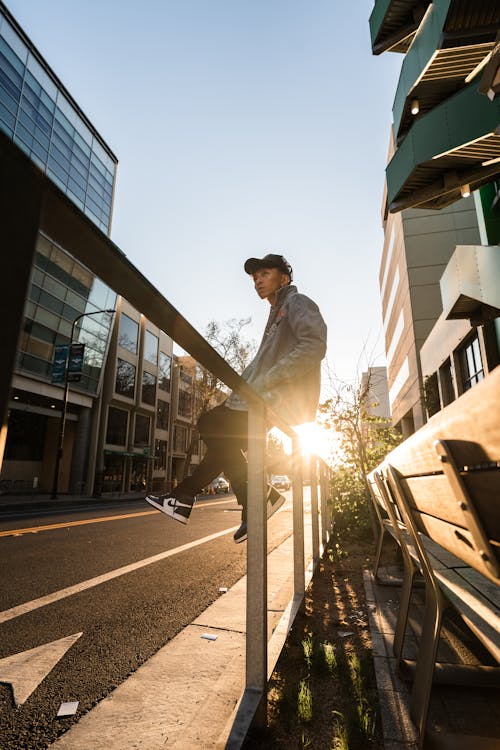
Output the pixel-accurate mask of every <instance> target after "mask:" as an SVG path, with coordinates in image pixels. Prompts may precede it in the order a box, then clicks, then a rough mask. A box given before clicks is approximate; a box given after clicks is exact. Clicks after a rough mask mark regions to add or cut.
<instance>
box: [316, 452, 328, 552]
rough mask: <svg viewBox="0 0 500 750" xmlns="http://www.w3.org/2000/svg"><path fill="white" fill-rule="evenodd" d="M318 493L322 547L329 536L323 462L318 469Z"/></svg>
mask: <svg viewBox="0 0 500 750" xmlns="http://www.w3.org/2000/svg"><path fill="white" fill-rule="evenodd" d="M319 492H320V504H321V541H322V542H323V545H326V543H327V542H328V534H329V528H330V527H329V517H328V503H327V494H326V482H325V466H324V463H323V461H321V462H320V467H319Z"/></svg>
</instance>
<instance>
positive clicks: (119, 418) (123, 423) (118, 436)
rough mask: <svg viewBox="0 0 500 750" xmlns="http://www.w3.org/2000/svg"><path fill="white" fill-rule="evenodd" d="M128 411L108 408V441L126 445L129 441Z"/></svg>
mask: <svg viewBox="0 0 500 750" xmlns="http://www.w3.org/2000/svg"><path fill="white" fill-rule="evenodd" d="M127 424H128V412H127V411H124V409H115V408H114V407H113V406H110V407H109V409H108V429H107V431H106V442H107V443H112V444H113V445H125V444H126V442H127Z"/></svg>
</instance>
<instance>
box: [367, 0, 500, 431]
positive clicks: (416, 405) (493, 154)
mask: <svg viewBox="0 0 500 750" xmlns="http://www.w3.org/2000/svg"><path fill="white" fill-rule="evenodd" d="M370 27H371V36H372V49H373V52H374V54H380V53H381V52H385V51H392V52H396V53H401V54H402V55H403V56H404V57H403V60H402V67H401V75H400V79H399V82H398V86H397V90H396V94H395V99H394V106H393V126H392V134H391V149H390V153H389V161H388V165H387V170H386V193H385V195H384V210H383V222H384V229H385V241H384V250H383V255H382V262H381V271H380V286H381V295H382V306H383V318H384V328H385V334H386V352H387V360H388V373H389V393H390V402H391V410H392V418H393V422H394V423H395V424H397V425H400V426H401V429H402V432H403V434H404V435H405V436H406V435H408V434H411V432H413V431H414V430H415V429H417V428H418V427H419V426H421V424H423V422H424V421H425V419H426V418H427V416H429V415H430V414H432V413H433V412H434V411H435V410H436V409H438V408H441V407H442V406H444V405H446V403H449V401H450V400H451V399H452V398H455V397H456V396H457V395H459V394H460V393H461V392H462V390H464V389H466V388H468V387H471V386H472V385H474V383H475V382H477V381H478V380H479V379H480V378H481V377H483V376H484V375H486V374H487V373H488V372H489V370H491V369H492V368H493V367H495V366H496V365H497V364H498V361H499V355H498V347H499V333H498V315H499V314H500V270H499V248H498V241H499V239H500V230H499V227H500V213H499V193H498V183H496V182H495V180H497V179H498V176H499V173H500V100H499V98H498V96H497V95H496V93H495V85H494V81H495V75H496V72H495V71H497V70H498V61H497V62H496V63H495V65H496V68H495V70H489V71H488V83H487V84H486V85H484V86H483V83H482V81H481V75H482V74H483V70H484V69H485V66H488V61H489V59H490V56H491V54H492V53H493V55H494V54H496V53H495V49H494V48H495V39H496V36H497V32H498V28H499V27H500V5H499V4H498V2H496V1H495V0H486V2H484V3H481V4H478V5H477V7H476V4H474V5H471V4H467V3H461V2H459V1H458V0H435V1H434V2H432V3H431V2H423V3H422V2H417V0H376V2H375V4H374V8H373V12H372V14H371V17H370ZM487 70H488V67H487ZM485 93H486V94H488V96H485V95H484V94H485ZM471 193H472V197H470V196H471ZM424 386H425V387H424Z"/></svg>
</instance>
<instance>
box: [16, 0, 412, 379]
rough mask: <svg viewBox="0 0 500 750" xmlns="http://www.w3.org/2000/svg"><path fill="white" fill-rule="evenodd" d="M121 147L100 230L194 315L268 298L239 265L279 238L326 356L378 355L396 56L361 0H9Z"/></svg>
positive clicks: (342, 371) (352, 366) (214, 314)
mask: <svg viewBox="0 0 500 750" xmlns="http://www.w3.org/2000/svg"><path fill="white" fill-rule="evenodd" d="M6 4H7V7H8V8H9V10H10V11H11V12H12V14H13V15H14V16H15V17H16V19H17V20H18V22H19V23H20V24H21V26H22V27H23V28H24V30H25V31H26V32H27V34H28V36H29V37H30V38H31V40H32V41H33V43H34V44H35V45H36V46H37V47H38V49H39V50H40V52H41V53H42V55H43V56H44V57H45V59H46V60H47V61H48V63H49V64H50V65H51V67H52V68H53V69H54V71H55V72H56V74H57V75H58V76H59V78H60V79H61V80H62V82H63V83H64V85H65V86H66V88H67V89H68V90H69V91H70V92H71V94H72V96H73V97H74V99H75V100H76V101H77V103H78V104H79V105H80V107H81V108H82V109H83V111H84V112H85V113H86V115H87V117H88V118H89V119H90V121H91V122H92V123H93V124H94V126H95V127H96V128H97V130H98V131H99V132H100V133H101V135H102V136H103V138H104V140H105V141H106V142H107V143H108V144H109V146H110V147H111V149H112V150H113V151H114V152H115V154H116V155H117V156H118V159H119V166H118V177H117V187H116V195H115V205H114V216H113V226H112V232H111V237H112V239H113V240H114V242H116V243H117V245H118V246H119V247H120V248H121V249H122V250H123V251H124V252H125V254H126V255H127V256H128V258H129V259H130V260H131V261H132V263H134V265H136V267H137V268H138V269H139V270H140V271H141V272H142V273H144V274H145V275H146V276H147V277H148V278H149V279H150V280H151V281H152V282H153V283H154V284H155V285H156V286H157V287H158V289H159V290H160V291H161V292H162V293H163V294H164V295H165V296H166V297H167V299H169V301H170V302H171V303H172V304H173V305H174V306H175V307H176V308H177V309H178V310H179V311H180V312H181V313H182V314H183V315H184V316H185V317H186V318H187V319H188V320H189V321H190V322H191V323H192V324H193V325H194V326H195V327H197V328H198V329H199V330H201V331H203V330H204V328H205V325H206V323H207V322H208V321H209V320H210V319H215V320H218V321H225V320H228V319H230V318H244V317H249V316H251V317H252V329H251V331H250V335H251V337H252V338H254V339H255V340H258V339H260V335H261V330H262V327H263V325H264V321H265V319H266V317H267V312H268V304H267V302H263V301H261V300H259V299H258V298H257V296H256V294H255V292H254V291H253V288H252V286H251V281H250V280H249V278H248V277H247V276H246V275H245V274H244V272H243V270H242V265H243V262H244V260H245V259H246V258H247V257H249V256H258V257H259V256H262V255H264V254H265V253H266V252H269V251H273V252H276V251H279V252H282V253H283V254H284V255H285V256H286V257H287V258H288V260H289V261H290V262H291V263H292V265H293V267H294V271H295V282H296V283H297V286H298V287H299V290H300V291H302V292H304V293H305V294H308V295H309V296H311V297H312V298H313V299H315V300H316V301H317V302H318V304H319V306H320V308H321V310H322V312H323V315H324V317H325V320H326V322H327V325H328V329H329V341H328V360H329V364H330V368H331V369H332V370H333V371H334V372H335V373H336V374H337V375H338V376H339V377H341V378H342V379H344V380H352V379H354V378H355V377H356V375H357V373H359V374H360V372H361V370H362V369H366V365H367V360H366V358H362V359H361V362H359V358H360V355H361V352H362V350H363V347H364V346H366V349H367V351H368V353H369V359H370V362H369V364H375V365H381V364H384V362H385V360H384V355H383V335H382V323H381V312H380V309H381V308H380V300H379V294H378V268H379V261H380V254H381V249H382V241H383V235H382V229H381V200H382V192H383V180H384V167H385V162H386V154H387V145H388V136H389V127H390V123H391V120H392V111H391V109H392V102H393V98H394V92H395V87H396V83H397V78H398V75H399V69H400V66H401V60H402V58H401V57H400V56H399V55H397V54H390V53H386V54H385V55H383V56H381V57H373V56H372V54H371V47H370V35H369V26H368V19H369V16H370V13H371V11H372V8H373V4H374V3H373V0H351V1H350V2H344V1H343V0H143V2H136V1H134V2H131V0H85V2H78V3H77V2H68V0H44V2H40V0H7V3H6Z"/></svg>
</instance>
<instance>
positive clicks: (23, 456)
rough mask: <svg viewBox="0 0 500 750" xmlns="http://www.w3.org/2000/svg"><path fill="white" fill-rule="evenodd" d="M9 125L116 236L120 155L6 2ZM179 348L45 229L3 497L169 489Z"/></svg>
mask: <svg viewBox="0 0 500 750" xmlns="http://www.w3.org/2000/svg"><path fill="white" fill-rule="evenodd" d="M0 129H1V130H2V131H3V132H4V133H5V134H6V135H7V136H8V137H9V138H10V139H11V140H12V141H13V142H14V143H15V144H16V145H17V146H18V147H19V148H20V149H22V150H23V151H24V152H25V154H27V156H28V157H29V158H30V159H31V160H32V161H33V162H34V163H35V164H36V165H37V166H38V167H39V168H40V169H41V170H42V171H43V172H44V173H45V174H46V175H47V176H48V177H49V178H50V179H51V180H52V181H53V182H54V183H55V184H56V185H57V187H58V188H59V189H61V190H62V191H63V192H64V193H65V194H66V195H67V196H68V197H69V198H70V199H71V201H73V203H74V204H75V205H76V206H77V207H78V209H79V210H80V211H81V212H83V213H84V214H85V215H86V216H87V217H89V218H90V219H91V220H92V221H93V222H94V223H95V224H96V225H97V226H98V227H99V229H101V230H102V231H104V232H105V233H106V234H107V235H108V236H109V234H110V230H111V219H112V209H113V195H114V188H115V177H116V167H117V159H116V157H115V155H114V154H113V152H112V151H111V149H110V148H109V146H108V145H107V144H106V142H105V141H104V139H103V138H102V137H101V135H100V134H99V133H98V132H97V131H96V129H95V128H94V126H93V125H92V123H91V122H90V121H89V119H88V118H87V117H86V116H85V114H84V113H83V112H82V110H81V109H80V108H79V106H78V105H77V103H76V102H75V100H74V99H73V98H72V96H71V95H70V94H69V92H68V91H67V89H66V88H65V87H64V85H63V84H62V82H61V81H60V80H59V78H58V77H57V76H56V74H55V73H54V72H53V71H52V69H51V68H50V67H49V65H48V64H47V62H46V61H45V60H44V58H43V57H42V55H41V54H40V53H39V52H38V50H37V49H36V47H35V46H34V44H33V43H32V42H31V41H30V39H29V38H28V37H27V35H26V34H25V33H24V31H23V30H22V29H21V27H20V26H19V24H18V23H17V22H16V20H15V19H14V18H13V16H12V15H11V14H10V12H9V11H8V9H7V8H6V6H5V5H4V4H3V3H2V2H1V0H0ZM106 311H107V312H106ZM69 344H83V345H84V354H83V364H82V368H81V374H80V375H79V376H78V379H77V380H76V381H73V380H72V382H71V383H69V384H68V391H67V399H66V398H65V382H66V380H65V378H66V377H68V376H67V369H66V368H67V367H68V365H67V364H66V359H63V360H62V362H63V374H64V377H63V380H62V382H61V378H60V377H59V379H58V378H56V377H55V374H56V366H57V357H59V356H60V349H59V347H61V346H64V345H69ZM172 350H173V342H172V339H171V338H170V337H168V336H166V334H164V333H163V332H162V331H161V330H160V329H158V328H157V327H155V326H153V325H152V324H151V323H150V322H149V321H148V320H146V318H145V317H144V315H142V314H141V312H140V311H137V310H136V309H134V308H133V307H132V306H131V305H130V304H128V303H127V301H126V300H125V299H123V298H122V297H121V296H119V295H117V294H116V292H115V291H114V290H113V289H111V288H110V287H109V286H106V285H105V284H104V283H103V282H102V281H101V280H100V279H99V278H97V277H96V276H95V274H93V273H91V272H90V271H89V270H88V269H87V268H85V266H84V265H82V264H81V263H79V262H78V261H76V260H75V259H74V258H73V257H72V256H71V254H70V253H69V252H67V250H66V249H65V248H64V247H61V246H59V245H57V244H56V243H55V242H54V241H53V240H52V239H51V238H50V237H49V236H46V235H45V234H42V233H39V235H38V239H37V245H36V252H35V257H34V262H33V267H32V272H31V284H30V290H29V293H28V296H27V300H26V305H25V310H24V321H23V326H22V331H21V335H20V338H19V349H18V356H17V362H16V368H15V372H14V374H13V379H12V398H11V401H10V405H9V406H10V409H9V419H8V426H7V427H8V429H7V441H6V447H5V454H4V460H3V464H2V473H1V476H0V489H1V490H2V491H3V492H9V491H27V490H29V489H37V490H38V491H42V492H50V491H51V490H52V491H53V490H54V488H55V487H56V486H57V489H58V491H60V492H70V493H79V494H90V493H92V492H93V493H95V494H97V495H99V494H102V493H103V492H104V493H112V494H116V493H120V494H122V493H126V492H130V491H142V490H145V489H146V487H147V488H148V489H153V490H156V491H162V490H166V489H169V488H170V486H171V484H172V476H174V477H175V476H177V475H180V474H181V472H182V470H183V464H182V461H183V459H185V457H186V455H187V445H188V442H189V438H190V430H191V428H192V414H193V412H192V405H191V402H192V394H191V393H190V388H192V381H191V378H190V377H189V376H188V375H187V374H185V375H184V376H177V374H176V368H175V367H174V362H175V359H174V358H173V352H172ZM65 356H66V355H65ZM177 369H179V368H177ZM59 375H60V372H59ZM56 381H58V382H56ZM65 405H66V407H67V409H66V413H65V417H64V418H63V413H64V408H65ZM62 424H63V425H64V427H65V429H64V438H63V441H62V452H61V457H60V463H59V472H58V477H57V481H56V479H55V473H56V471H55V470H56V467H57V462H56V457H57V455H58V452H59V441H60V439H61V437H60V431H61V425H62Z"/></svg>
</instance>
